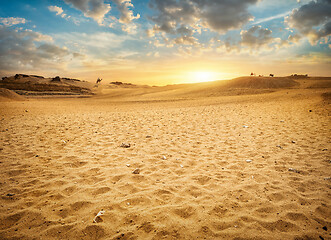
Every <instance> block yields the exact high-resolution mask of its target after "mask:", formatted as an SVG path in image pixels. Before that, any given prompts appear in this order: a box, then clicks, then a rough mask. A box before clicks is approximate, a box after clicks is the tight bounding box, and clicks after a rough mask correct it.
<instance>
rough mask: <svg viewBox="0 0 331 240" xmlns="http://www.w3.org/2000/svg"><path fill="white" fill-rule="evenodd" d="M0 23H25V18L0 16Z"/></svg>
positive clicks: (8, 24) (9, 24) (10, 24)
mask: <svg viewBox="0 0 331 240" xmlns="http://www.w3.org/2000/svg"><path fill="white" fill-rule="evenodd" d="M0 23H1V24H3V25H5V26H7V27H10V26H13V25H17V24H24V23H26V19H25V18H19V17H18V18H15V17H9V18H0Z"/></svg>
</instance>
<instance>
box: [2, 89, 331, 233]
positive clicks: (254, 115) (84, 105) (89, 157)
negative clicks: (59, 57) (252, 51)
mask: <svg viewBox="0 0 331 240" xmlns="http://www.w3.org/2000/svg"><path fill="white" fill-rule="evenodd" d="M323 91H324V92H325V90H318V89H317V90H316V89H306V90H302V89H295V90H290V91H289V90H284V91H278V92H275V93H269V94H259V95H251V96H232V97H231V96H228V97H217V98H201V99H196V100H194V99H193V100H182V101H176V100H173V99H169V100H168V101H165V100H162V101H148V99H147V100H146V99H145V100H144V101H140V102H139V101H134V100H131V101H115V100H114V99H112V100H111V101H108V100H107V99H106V98H91V99H39V100H38V99H37V100H28V101H22V102H20V101H9V102H1V103H0V143H1V145H0V167H1V173H0V238H1V239H331V237H330V232H331V206H330V205H331V203H330V199H331V194H330V193H331V191H330V186H331V184H330V183H331V182H330V181H331V180H330V177H331V168H330V167H331V162H330V160H331V159H330V150H331V146H330V136H331V132H330V111H329V110H330V109H329V108H328V107H329V106H330V105H325V104H324V105H323V104H322V98H321V94H322V92H323ZM310 110H311V111H310ZM122 143H130V144H131V146H130V147H129V148H123V147H120V145H121V144H122ZM248 160H249V161H248ZM137 168H139V169H140V173H139V174H133V173H132V172H133V171H134V170H135V169H137ZM101 210H103V211H104V214H103V215H102V216H100V217H98V218H97V219H96V220H97V223H93V219H94V217H95V216H96V214H97V213H98V212H99V211H101Z"/></svg>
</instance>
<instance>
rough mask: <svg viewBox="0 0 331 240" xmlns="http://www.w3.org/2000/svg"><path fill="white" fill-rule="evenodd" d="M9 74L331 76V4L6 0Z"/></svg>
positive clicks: (3, 39)
mask: <svg viewBox="0 0 331 240" xmlns="http://www.w3.org/2000/svg"><path fill="white" fill-rule="evenodd" d="M0 3H1V4H0V76H2V77H3V76H10V75H13V74H16V73H25V74H36V75H42V76H45V77H54V76H61V77H70V78H76V79H81V80H87V81H91V82H94V81H96V79H97V78H98V77H100V78H102V79H103V80H104V82H111V81H122V82H131V83H135V84H148V85H167V84H179V83H194V82H204V81H212V80H223V79H231V78H234V77H238V76H247V75H249V74H250V73H251V72H253V73H255V74H257V75H269V74H270V73H273V74H275V76H286V75H291V74H309V75H311V76H312V75H313V76H331V37H330V34H331V0H315V1H306V0H277V1H274V0H29V1H26V0H10V1H7V0H0Z"/></svg>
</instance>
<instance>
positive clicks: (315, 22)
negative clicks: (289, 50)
mask: <svg viewBox="0 0 331 240" xmlns="http://www.w3.org/2000/svg"><path fill="white" fill-rule="evenodd" d="M285 22H286V23H287V24H288V25H289V26H290V27H291V28H294V29H296V30H298V31H299V32H300V33H301V34H302V35H304V36H306V37H308V39H309V40H310V42H311V43H312V44H315V43H316V42H317V41H318V40H320V39H321V38H323V37H327V36H329V35H330V34H331V1H330V0H317V1H311V2H309V3H307V4H305V5H302V6H301V7H300V8H299V9H294V10H293V11H292V13H291V15H290V16H289V17H287V18H286V19H285Z"/></svg>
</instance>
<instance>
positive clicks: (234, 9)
mask: <svg viewBox="0 0 331 240" xmlns="http://www.w3.org/2000/svg"><path fill="white" fill-rule="evenodd" d="M257 2H258V0H236V1H231V0H225V1H224V0H151V2H150V7H151V8H152V9H154V10H155V11H156V14H155V15H154V16H152V17H151V18H150V19H151V20H152V21H153V22H154V23H155V26H154V27H153V29H152V32H151V30H150V31H149V35H153V34H155V33H158V32H164V33H167V34H171V35H178V36H176V38H179V40H180V39H182V40H183V39H188V40H189V41H178V40H177V41H176V42H177V43H185V42H186V43H194V41H193V39H192V35H193V33H194V32H198V33H201V30H202V29H205V30H206V29H209V30H211V31H214V32H218V33H225V32H227V31H228V30H231V29H238V28H240V27H241V26H243V25H244V24H245V23H247V22H248V21H250V20H252V19H253V16H252V15H251V14H250V13H249V12H248V7H249V6H250V5H252V4H255V3H257ZM183 29H186V30H185V31H182V30H183Z"/></svg>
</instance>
